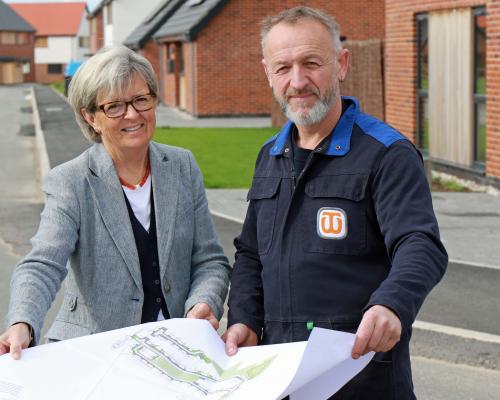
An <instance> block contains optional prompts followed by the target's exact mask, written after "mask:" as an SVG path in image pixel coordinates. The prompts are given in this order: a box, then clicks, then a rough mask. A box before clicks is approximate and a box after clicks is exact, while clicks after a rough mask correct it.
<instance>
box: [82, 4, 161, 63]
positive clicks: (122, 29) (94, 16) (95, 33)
mask: <svg viewBox="0 0 500 400" xmlns="http://www.w3.org/2000/svg"><path fill="white" fill-rule="evenodd" d="M163 2H164V0H147V1H137V0H101V1H100V2H99V3H98V4H97V6H96V7H95V8H93V9H92V11H91V12H90V13H89V14H88V17H87V18H88V21H89V25H90V51H91V53H92V54H95V53H96V51H98V50H99V49H100V48H101V47H104V46H112V45H116V44H122V43H123V42H124V41H125V39H126V38H127V37H128V36H129V35H130V33H131V32H132V31H133V30H134V29H135V28H136V27H137V25H138V24H139V22H140V21H141V19H142V18H144V17H145V16H147V15H149V14H150V13H151V12H153V11H154V10H156V9H157V7H158V5H159V4H160V3H163Z"/></svg>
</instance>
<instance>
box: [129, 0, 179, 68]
mask: <svg viewBox="0 0 500 400" xmlns="http://www.w3.org/2000/svg"><path fill="white" fill-rule="evenodd" d="M182 3H183V0H163V1H162V2H161V3H160V4H159V5H158V6H157V8H156V9H155V10H153V12H151V14H150V15H148V16H147V17H146V18H145V19H144V21H143V22H142V23H141V24H139V25H138V26H137V27H136V28H135V29H134V30H133V31H132V32H131V33H130V35H128V37H127V38H126V39H125V41H124V42H123V44H124V45H125V46H127V47H129V48H131V49H132V50H134V51H137V52H138V53H140V54H142V55H143V56H144V57H146V58H147V59H148V60H149V61H150V62H151V64H152V65H153V68H154V70H155V72H156V75H157V76H158V77H159V78H161V76H160V46H159V45H158V43H157V42H156V41H155V40H154V39H153V34H154V33H156V31H157V30H158V29H159V28H160V27H161V26H162V25H163V24H164V23H165V22H166V21H167V20H168V19H169V18H170V17H171V16H172V15H173V14H174V13H175V11H177V9H178V8H179V7H180V6H181V5H182Z"/></svg>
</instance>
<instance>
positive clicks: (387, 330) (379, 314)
mask: <svg viewBox="0 0 500 400" xmlns="http://www.w3.org/2000/svg"><path fill="white" fill-rule="evenodd" d="M401 330H402V327H401V321H400V320H399V318H398V316H397V315H396V314H395V313H394V311H392V310H390V309H389V308H387V307H384V306H381V305H375V306H373V307H370V308H369V309H368V311H366V312H365V314H364V315H363V319H362V320H361V323H360V324H359V327H358V331H357V332H356V339H355V341H354V346H353V347H352V354H351V355H352V358H354V359H355V360H356V359H358V358H359V357H361V356H362V355H365V354H366V353H368V352H370V351H376V352H385V351H389V350H391V349H392V348H393V347H394V346H395V345H396V343H397V342H399V339H400V338H401Z"/></svg>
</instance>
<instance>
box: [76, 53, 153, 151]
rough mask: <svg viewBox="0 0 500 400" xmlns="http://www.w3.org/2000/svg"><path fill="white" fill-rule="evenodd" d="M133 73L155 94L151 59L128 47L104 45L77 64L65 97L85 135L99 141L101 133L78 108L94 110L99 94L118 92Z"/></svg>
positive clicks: (131, 78) (130, 79)
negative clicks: (79, 65)
mask: <svg viewBox="0 0 500 400" xmlns="http://www.w3.org/2000/svg"><path fill="white" fill-rule="evenodd" d="M137 75H139V76H141V77H142V78H144V80H145V81H146V83H147V85H148V87H149V90H150V92H151V93H153V94H154V95H155V96H156V95H157V93H158V82H157V80H156V76H155V73H154V70H153V67H152V66H151V63H150V62H149V61H148V60H147V59H145V58H144V57H143V56H141V55H139V54H137V53H135V52H134V51H132V50H130V49H129V48H128V47H125V46H110V47H105V48H103V49H101V50H99V51H98V52H97V53H96V54H95V55H94V56H92V57H91V58H89V59H88V60H87V61H85V62H84V63H83V64H82V66H81V67H80V68H78V70H77V72H76V74H75V76H74V77H73V79H72V80H71V83H70V85H69V91H68V101H69V104H70V105H71V107H72V108H73V111H74V113H75V117H76V122H78V125H80V128H81V129H82V132H83V134H84V135H85V137H86V138H87V139H89V140H90V141H93V142H100V141H101V136H100V135H99V134H98V133H97V132H96V131H95V130H94V128H92V126H90V125H89V124H88V123H87V121H85V118H83V115H82V113H81V110H82V108H83V109H85V110H87V111H88V112H91V113H92V112H95V111H96V110H97V97H98V96H99V95H102V94H105V95H106V96H108V95H109V96H120V95H121V94H123V92H124V91H125V90H126V89H127V88H128V87H129V86H130V84H131V83H132V80H133V79H134V77H135V76H137Z"/></svg>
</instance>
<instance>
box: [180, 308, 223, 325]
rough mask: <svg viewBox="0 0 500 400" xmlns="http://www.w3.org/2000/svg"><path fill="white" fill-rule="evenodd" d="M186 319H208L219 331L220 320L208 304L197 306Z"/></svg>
mask: <svg viewBox="0 0 500 400" xmlns="http://www.w3.org/2000/svg"><path fill="white" fill-rule="evenodd" d="M186 318H196V319H206V320H207V321H208V322H210V324H211V325H212V326H213V327H214V329H215V330H217V329H219V320H218V319H217V318H215V315H214V313H213V312H212V309H211V308H210V306H209V305H208V304H207V303H198V304H195V305H194V306H193V307H191V309H190V310H189V311H188V313H187V314H186Z"/></svg>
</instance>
